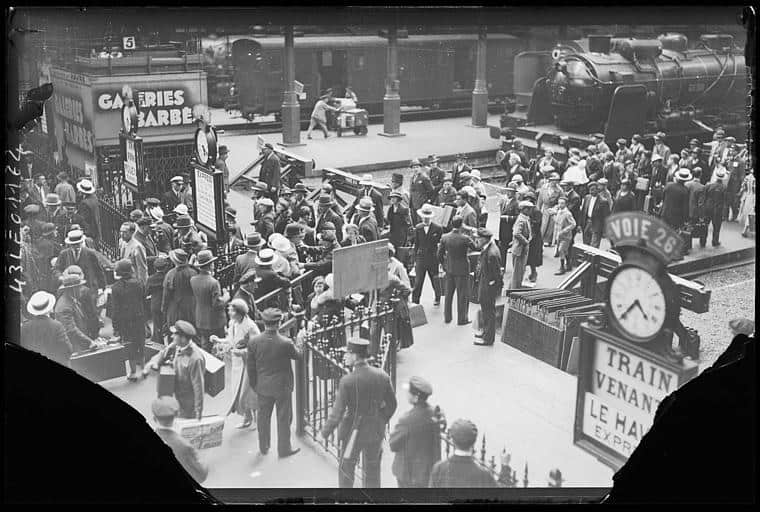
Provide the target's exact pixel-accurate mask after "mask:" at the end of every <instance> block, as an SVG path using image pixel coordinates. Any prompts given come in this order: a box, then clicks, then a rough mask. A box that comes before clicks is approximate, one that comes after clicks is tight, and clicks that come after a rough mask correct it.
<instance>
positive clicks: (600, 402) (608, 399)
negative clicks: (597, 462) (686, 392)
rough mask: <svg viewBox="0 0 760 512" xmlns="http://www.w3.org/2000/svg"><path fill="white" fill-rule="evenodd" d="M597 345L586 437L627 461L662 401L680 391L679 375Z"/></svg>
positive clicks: (587, 401)
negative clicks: (678, 389)
mask: <svg viewBox="0 0 760 512" xmlns="http://www.w3.org/2000/svg"><path fill="white" fill-rule="evenodd" d="M595 343H596V349H595V356H594V359H593V364H592V374H591V390H590V391H587V392H586V393H585V399H584V404H583V409H584V411H583V433H584V434H586V435H587V436H589V437H591V438H592V439H594V440H596V441H598V442H600V443H602V444H604V445H605V446H607V447H608V448H611V449H612V450H614V451H615V452H617V453H619V454H620V455H622V456H623V457H625V458H628V457H630V455H631V453H632V452H633V450H634V449H635V448H636V446H638V444H639V442H640V441H641V438H642V437H643V436H644V434H646V433H647V431H649V429H650V427H651V426H652V421H653V419H654V414H655V412H656V410H657V407H658V406H659V405H660V401H661V400H662V399H663V398H664V397H665V396H667V395H668V394H670V393H671V392H673V391H675V390H676V388H677V387H678V375H676V373H674V372H672V371H670V370H668V369H666V368H662V367H661V366H659V365H657V364H656V363H654V362H652V361H647V360H645V359H643V358H641V357H639V356H637V355H635V354H632V353H630V352H628V351H626V350H624V349H621V348H620V347H618V346H615V345H612V344H610V343H607V342H605V341H603V340H600V339H597V340H596V342H595Z"/></svg>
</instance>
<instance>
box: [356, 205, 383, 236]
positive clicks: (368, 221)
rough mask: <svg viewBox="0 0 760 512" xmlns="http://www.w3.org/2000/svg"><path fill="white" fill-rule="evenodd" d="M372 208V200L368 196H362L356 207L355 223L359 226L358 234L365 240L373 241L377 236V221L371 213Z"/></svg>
mask: <svg viewBox="0 0 760 512" xmlns="http://www.w3.org/2000/svg"><path fill="white" fill-rule="evenodd" d="M373 209H374V207H373V206H372V200H371V199H370V198H368V197H362V198H361V200H360V201H359V205H358V206H357V207H356V216H357V218H356V225H357V226H358V227H359V234H360V235H361V236H362V237H364V240H366V241H367V242H374V241H375V240H377V239H378V238H379V234H378V225H377V221H376V220H375V216H374V215H372V211H373Z"/></svg>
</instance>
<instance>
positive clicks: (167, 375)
mask: <svg viewBox="0 0 760 512" xmlns="http://www.w3.org/2000/svg"><path fill="white" fill-rule="evenodd" d="M157 392H158V393H157V394H158V396H174V368H173V367H171V366H167V365H164V366H162V367H161V368H160V369H159V371H158V384H157Z"/></svg>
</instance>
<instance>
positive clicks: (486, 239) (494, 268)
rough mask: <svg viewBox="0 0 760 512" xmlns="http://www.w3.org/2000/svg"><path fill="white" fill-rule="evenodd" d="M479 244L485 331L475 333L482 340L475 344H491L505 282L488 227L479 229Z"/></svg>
mask: <svg viewBox="0 0 760 512" xmlns="http://www.w3.org/2000/svg"><path fill="white" fill-rule="evenodd" d="M478 246H479V248H480V256H479V257H478V267H477V268H478V269H479V270H480V273H479V274H478V303H479V304H480V311H481V313H482V316H483V332H482V333H480V334H475V337H476V338H481V340H482V341H475V342H474V344H475V345H484V346H486V345H487V346H490V345H493V343H494V338H495V336H496V297H498V296H499V293H500V292H501V287H502V284H503V276H502V274H501V256H500V254H499V249H498V247H496V242H495V241H494V240H493V233H491V231H490V230H489V229H487V228H479V229H478Z"/></svg>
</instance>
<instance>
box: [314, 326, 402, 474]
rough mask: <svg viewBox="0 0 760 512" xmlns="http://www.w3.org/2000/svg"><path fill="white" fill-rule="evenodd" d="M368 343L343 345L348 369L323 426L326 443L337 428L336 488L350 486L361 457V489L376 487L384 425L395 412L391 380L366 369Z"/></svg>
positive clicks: (355, 340) (358, 341)
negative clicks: (338, 449) (350, 368)
mask: <svg viewBox="0 0 760 512" xmlns="http://www.w3.org/2000/svg"><path fill="white" fill-rule="evenodd" d="M369 345H370V343H369V341H368V340H366V339H362V338H358V337H355V338H351V339H349V340H348V343H347V345H346V349H347V350H346V354H345V356H344V357H345V360H344V361H345V364H346V365H347V366H350V367H352V371H351V373H349V374H348V375H344V376H343V377H342V378H341V379H340V384H339V385H338V393H337V396H336V398H335V404H334V405H333V407H332V410H331V411H330V415H329V416H328V418H327V421H326V422H325V424H324V426H323V427H322V431H321V433H322V437H324V438H325V439H327V438H328V437H330V435H331V434H332V433H333V431H334V430H335V429H336V428H337V429H338V433H337V437H338V441H339V442H340V463H339V465H338V485H339V486H340V487H341V488H349V489H350V488H352V487H353V486H354V473H355V468H356V462H357V460H358V458H359V454H361V455H362V465H363V469H364V475H365V477H364V487H365V488H377V487H380V461H381V457H382V444H383V439H384V438H385V430H386V427H387V425H388V421H389V420H390V419H391V417H392V416H393V413H395V412H396V406H397V403H396V393H395V391H394V390H393V385H392V384H391V378H390V377H389V376H388V374H387V373H385V372H384V371H383V370H381V369H379V368H375V367H373V366H370V365H369V363H368V362H367V359H368V356H369V352H368V351H369Z"/></svg>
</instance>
